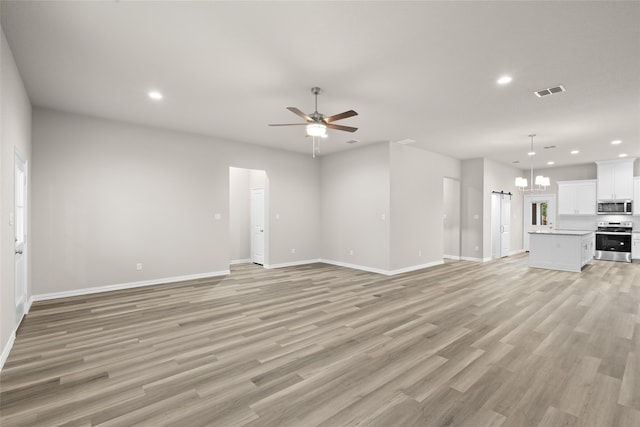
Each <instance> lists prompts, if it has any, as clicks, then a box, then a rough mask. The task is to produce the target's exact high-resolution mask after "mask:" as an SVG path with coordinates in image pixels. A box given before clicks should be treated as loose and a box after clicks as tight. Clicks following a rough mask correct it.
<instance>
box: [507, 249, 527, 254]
mask: <svg viewBox="0 0 640 427" xmlns="http://www.w3.org/2000/svg"><path fill="white" fill-rule="evenodd" d="M524 252H525V250H524V249H516V250H515V251H511V252H509V256H511V255H517V254H521V253H524Z"/></svg>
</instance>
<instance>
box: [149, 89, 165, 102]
mask: <svg viewBox="0 0 640 427" xmlns="http://www.w3.org/2000/svg"><path fill="white" fill-rule="evenodd" d="M147 95H148V96H149V98H151V99H153V100H154V101H159V100H161V99H162V94H161V93H160V92H158V91H157V90H152V91H149V93H147Z"/></svg>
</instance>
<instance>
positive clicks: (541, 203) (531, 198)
mask: <svg viewBox="0 0 640 427" xmlns="http://www.w3.org/2000/svg"><path fill="white" fill-rule="evenodd" d="M555 223H556V195H555V194H527V195H525V196H524V227H522V229H523V233H524V235H523V236H522V242H523V246H524V250H525V251H528V250H529V233H530V232H531V231H548V230H551V229H553V227H554V224H555Z"/></svg>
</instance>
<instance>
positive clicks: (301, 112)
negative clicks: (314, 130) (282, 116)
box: [287, 107, 313, 122]
mask: <svg viewBox="0 0 640 427" xmlns="http://www.w3.org/2000/svg"><path fill="white" fill-rule="evenodd" d="M287 110H289V111H291V112H292V113H293V114H297V115H298V116H300V117H302V118H303V119H305V120H306V121H308V122H312V121H313V119H312V118H311V117H309V116H308V115H307V114H305V113H304V112H303V111H301V110H300V109H299V108H296V107H287Z"/></svg>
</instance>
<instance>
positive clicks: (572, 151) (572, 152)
mask: <svg viewBox="0 0 640 427" xmlns="http://www.w3.org/2000/svg"><path fill="white" fill-rule="evenodd" d="M579 152H580V150H571V154H578V153H579Z"/></svg>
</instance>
